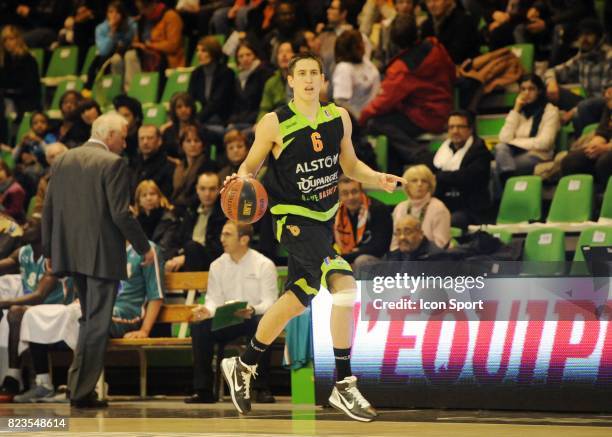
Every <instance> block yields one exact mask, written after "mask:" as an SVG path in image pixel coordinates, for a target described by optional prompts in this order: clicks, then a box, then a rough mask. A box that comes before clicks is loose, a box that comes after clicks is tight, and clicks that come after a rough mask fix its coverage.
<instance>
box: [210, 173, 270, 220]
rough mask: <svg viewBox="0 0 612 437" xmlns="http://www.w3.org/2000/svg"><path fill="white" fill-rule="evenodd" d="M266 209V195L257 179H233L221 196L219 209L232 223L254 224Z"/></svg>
mask: <svg viewBox="0 0 612 437" xmlns="http://www.w3.org/2000/svg"><path fill="white" fill-rule="evenodd" d="M267 207H268V193H266V189H265V188H264V187H263V185H262V184H261V183H260V182H259V181H258V180H257V179H253V178H237V179H234V180H233V181H231V182H230V183H229V184H228V185H227V186H226V187H225V189H224V190H223V193H222V194H221V208H222V209H223V212H224V213H225V216H226V217H227V218H228V219H230V220H231V221H233V222H237V223H255V222H256V221H258V220H259V219H260V218H261V217H262V216H263V215H264V213H265V212H266V208H267Z"/></svg>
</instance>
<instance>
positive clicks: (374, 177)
mask: <svg viewBox="0 0 612 437" xmlns="http://www.w3.org/2000/svg"><path fill="white" fill-rule="evenodd" d="M338 111H340V115H341V116H342V124H343V125H344V136H343V137H342V141H341V143H340V166H341V167H342V171H343V172H344V174H345V175H347V176H348V177H349V178H351V179H353V180H356V181H359V182H361V183H364V184H367V185H375V186H378V187H380V188H382V189H383V190H385V191H387V192H389V193H391V192H392V191H393V190H395V187H396V186H397V183H398V182H399V183H401V184H405V183H406V180H405V179H404V178H401V177H399V176H395V175H392V174H387V173H381V172H378V171H375V170H372V169H371V168H370V167H369V166H368V165H366V164H365V163H364V162H363V161H361V160H360V159H359V158H357V155H356V154H355V148H354V147H353V141H352V140H351V135H352V132H353V126H352V124H351V118H350V116H349V114H348V112H346V109H344V108H338Z"/></svg>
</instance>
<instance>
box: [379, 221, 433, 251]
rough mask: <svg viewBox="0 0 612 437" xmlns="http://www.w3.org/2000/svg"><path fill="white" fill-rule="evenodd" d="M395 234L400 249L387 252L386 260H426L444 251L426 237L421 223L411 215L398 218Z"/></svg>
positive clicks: (394, 229) (394, 228)
mask: <svg viewBox="0 0 612 437" xmlns="http://www.w3.org/2000/svg"><path fill="white" fill-rule="evenodd" d="M393 235H394V236H395V237H396V238H397V242H398V249H397V250H392V251H390V252H387V253H386V254H385V256H384V257H383V260H385V261H424V260H427V259H431V258H434V257H437V256H439V255H440V254H442V253H444V251H443V250H442V249H440V248H439V247H438V246H436V244H435V243H433V242H431V241H429V240H428V239H427V237H425V234H423V230H422V229H421V223H420V222H419V221H418V220H417V219H416V218H414V217H412V216H410V215H408V216H405V217H402V218H401V219H399V220H397V222H396V223H395V226H394V227H393Z"/></svg>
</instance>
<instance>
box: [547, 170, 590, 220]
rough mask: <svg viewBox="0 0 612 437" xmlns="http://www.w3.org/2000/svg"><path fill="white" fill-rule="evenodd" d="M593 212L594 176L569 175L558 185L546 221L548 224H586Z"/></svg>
mask: <svg viewBox="0 0 612 437" xmlns="http://www.w3.org/2000/svg"><path fill="white" fill-rule="evenodd" d="M592 210H593V176H591V175H589V174H575V175H568V176H564V177H562V178H561V180H560V181H559V183H558V184H557V189H556V190H555V195H554V197H553V200H552V204H551V206H550V211H549V213H548V217H547V218H546V221H547V222H548V223H562V222H563V223H567V222H577V223H580V222H584V221H587V220H589V219H590V218H591V211H592Z"/></svg>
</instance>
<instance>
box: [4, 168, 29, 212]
mask: <svg viewBox="0 0 612 437" xmlns="http://www.w3.org/2000/svg"><path fill="white" fill-rule="evenodd" d="M25 197H26V193H25V190H24V189H23V187H22V186H21V185H20V184H19V182H17V181H16V180H15V178H14V177H13V171H12V170H11V169H10V167H9V166H8V165H6V162H4V161H3V160H1V159H0V210H1V211H2V212H4V213H5V214H8V215H10V216H11V217H12V218H14V219H15V220H16V221H17V222H18V223H22V222H23V220H24V219H25V210H24V207H25Z"/></svg>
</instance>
